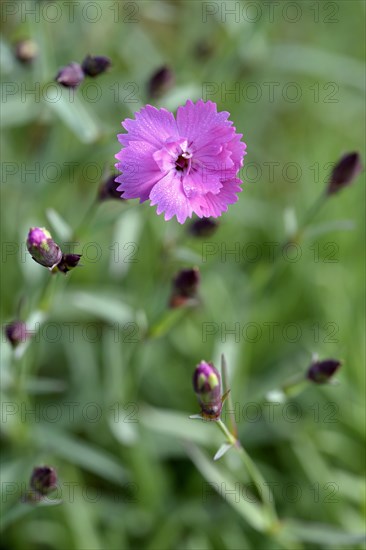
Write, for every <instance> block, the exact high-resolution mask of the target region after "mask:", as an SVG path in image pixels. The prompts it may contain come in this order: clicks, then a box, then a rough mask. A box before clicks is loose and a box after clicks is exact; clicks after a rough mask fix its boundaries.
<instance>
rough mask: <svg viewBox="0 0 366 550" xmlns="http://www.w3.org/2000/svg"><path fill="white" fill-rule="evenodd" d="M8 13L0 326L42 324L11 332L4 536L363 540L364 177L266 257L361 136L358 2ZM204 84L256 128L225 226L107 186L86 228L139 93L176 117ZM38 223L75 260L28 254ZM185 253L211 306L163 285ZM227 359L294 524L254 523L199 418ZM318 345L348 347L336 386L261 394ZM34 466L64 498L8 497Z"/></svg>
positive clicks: (234, 469)
mask: <svg viewBox="0 0 366 550" xmlns="http://www.w3.org/2000/svg"><path fill="white" fill-rule="evenodd" d="M1 10H2V14H1V15H2V23H3V33H2V37H1V68H2V103H1V109H2V116H1V122H2V129H3V131H2V138H1V150H2V215H1V229H2V299H1V313H2V317H1V320H2V325H4V324H5V323H7V322H9V321H11V320H13V319H14V318H15V317H16V315H17V308H18V304H19V303H21V310H20V315H21V317H22V319H23V320H27V322H28V323H29V326H32V327H33V328H37V327H38V332H37V336H35V337H34V338H33V339H32V341H31V342H30V343H29V346H27V347H25V348H24V349H22V347H21V349H20V351H18V353H16V354H14V352H13V351H12V350H11V348H10V346H9V344H8V343H7V342H6V341H5V338H4V337H3V338H2V352H1V355H2V366H1V372H2V421H3V422H2V443H3V454H2V463H1V474H2V479H1V488H2V515H3V533H2V541H3V542H2V547H3V548H28V549H35V548H37V549H39V548H42V549H62V550H63V549H65V548H72V549H81V548H83V549H84V548H85V549H91V548H95V549H97V548H98V549H102V548H103V549H116V548H126V549H128V548H136V549H141V548H146V549H154V550H155V549H156V550H163V549H172V548H174V549H194V550H196V549H228V550H232V549H238V548H248V549H249V548H250V549H251V548H261V549H265V548H285V547H287V548H299V549H301V548H337V549H338V548H361V547H362V542H360V541H361V538H360V537H359V535H360V534H362V532H363V531H364V522H363V519H362V518H363V513H364V496H365V495H364V489H365V486H364V482H363V474H364V463H365V460H364V458H365V457H364V447H363V443H364V433H365V431H364V419H365V412H364V388H365V378H364V361H365V337H364V335H365V325H364V303H365V299H364V298H365V296H364V290H365V288H364V282H365V263H364V260H365V257H364V251H365V245H364V243H365V226H364V208H365V188H364V182H363V181H362V179H363V174H362V175H361V176H359V177H358V179H357V181H356V182H355V184H354V185H353V186H352V187H350V188H348V189H346V190H344V191H342V192H340V193H339V194H337V195H335V196H334V197H331V198H329V200H328V201H327V202H326V204H325V205H324V207H323V209H322V210H321V211H320V212H319V213H318V214H317V215H316V217H315V218H314V219H313V220H312V222H311V225H310V226H309V227H308V228H307V231H306V232H304V234H303V235H302V238H301V240H300V241H299V242H298V244H297V247H296V248H294V249H293V250H292V251H289V253H288V256H287V257H286V256H285V257H284V256H282V255H281V256H280V258H279V260H278V261H277V262H276V264H274V262H273V261H272V260H271V256H270V253H269V250H270V247H271V246H272V247H276V250H279V249H280V248H279V247H280V243H283V242H284V240H285V239H286V238H287V237H288V236H289V235H291V234H292V232H293V231H294V228H296V225H297V224H300V225H301V223H302V220H304V219H305V216H306V213H307V211H308V209H309V208H310V207H311V205H312V204H313V203H314V201H315V200H316V199H317V197H318V196H319V195H320V194H321V193H322V192H323V190H324V188H325V186H326V182H327V178H328V176H329V173H330V170H331V167H332V163H335V162H336V161H337V160H338V159H339V158H340V157H341V155H342V154H344V153H345V152H350V151H353V150H355V151H363V150H364V145H365V134H364V120H365V112H364V98H365V96H364V93H365V91H364V82H365V68H364V59H363V54H364V47H365V31H364V22H365V3H364V2H363V1H354V0H347V1H337V2H316V1H315V2H307V1H304V2H260V1H256V2H238V1H237V2H228V1H227V2H200V1H175V2H168V1H148V2H144V1H143V2H117V1H115V2H110V1H108V0H106V1H102V2H88V1H79V2H46V1H44V2H30V1H29V2H28V1H27V2H3V3H2V5H1ZM24 38H31V39H33V40H34V41H35V42H36V43H37V45H38V48H39V55H38V57H37V58H36V59H35V60H34V62H33V63H32V64H31V65H30V66H24V65H22V64H21V63H19V62H18V61H17V60H16V59H15V57H14V53H13V50H14V44H15V43H16V42H17V41H18V40H21V39H24ZM87 53H90V54H93V55H107V56H109V57H110V58H111V60H112V63H113V66H112V68H111V70H110V71H109V72H108V73H106V74H104V75H102V76H100V77H99V78H98V79H95V80H91V79H89V80H85V81H84V82H83V83H82V84H81V86H80V88H79V89H78V90H77V91H76V92H75V93H74V94H73V93H70V92H69V90H67V89H66V88H61V87H59V86H58V85H56V84H55V83H54V77H55V75H56V74H57V71H58V70H59V68H60V67H61V66H64V65H66V64H67V63H69V62H70V61H77V62H81V61H82V59H83V58H84V57H85V55H86V54H87ZM163 65H167V66H169V67H170V68H171V69H172V71H173V72H174V74H175V78H176V83H175V85H174V86H173V87H172V88H171V89H170V90H169V91H167V92H166V93H165V94H164V95H162V97H160V98H159V100H151V99H149V98H148V96H147V84H148V81H149V78H150V77H151V75H152V74H153V73H154V71H156V70H157V69H159V68H160V67H161V66H163ZM200 97H203V99H205V100H207V99H210V100H212V101H215V102H216V103H217V104H218V109H219V110H227V111H229V112H230V113H231V120H233V121H234V124H235V126H236V128H237V130H238V131H239V132H241V133H243V136H244V137H243V139H244V141H245V142H246V143H247V151H248V154H247V156H246V158H245V162H246V164H245V166H244V168H243V170H242V173H241V176H242V179H243V181H244V185H243V192H242V193H241V194H240V198H239V201H238V203H236V204H235V205H233V206H231V207H229V210H228V212H227V213H226V214H224V216H223V217H222V218H221V219H220V226H219V228H218V230H217V232H216V233H215V234H214V235H213V236H211V237H209V238H207V237H206V238H201V239H199V238H194V237H192V236H190V235H189V233H188V231H187V227H188V225H189V224H186V225H184V226H180V225H179V224H178V223H177V222H176V221H171V222H165V221H164V219H163V217H162V216H160V217H158V216H156V214H155V211H154V210H155V208H150V207H149V205H148V204H143V205H139V204H138V203H137V201H128V202H123V201H121V202H119V201H108V202H104V203H102V204H100V206H99V207H98V208H97V209H96V210H95V212H94V215H93V217H92V218H91V219H90V220H89V222H88V224H84V223H83V221H82V220H83V218H84V215H85V213H86V212H87V211H88V209H89V208H90V207H91V205H92V203H93V201H94V200H95V197H96V194H97V192H98V189H99V186H100V183H101V181H102V179H103V177H105V174H106V173H108V171H109V170H111V169H113V166H114V162H115V159H114V155H115V154H116V153H117V152H118V150H119V144H118V142H117V139H116V134H117V133H119V132H120V131H121V126H120V122H121V121H122V120H123V119H125V118H126V117H132V116H133V113H134V112H135V111H137V110H138V109H139V108H141V107H142V106H143V105H144V104H146V103H147V102H148V101H150V102H151V103H152V104H154V105H156V106H162V107H166V108H168V109H170V110H172V111H175V110H176V108H177V107H178V106H179V105H181V104H183V103H185V101H186V100H187V99H192V100H197V99H199V98H200ZM80 224H81V225H82V227H81V228H80ZM31 226H46V227H47V228H48V229H49V230H50V231H51V232H52V235H53V237H54V239H55V240H56V241H57V242H58V243H59V244H60V245H62V243H64V247H66V246H67V245H66V244H65V243H70V242H71V241H72V242H76V243H77V244H75V245H74V246H73V251H74V252H79V253H83V259H82V264H83V267H81V268H78V269H76V270H74V271H73V272H72V273H71V274H69V276H67V277H63V276H62V275H61V274H59V275H58V276H57V277H52V279H51V276H50V275H49V273H48V272H47V270H46V269H44V268H42V267H41V266H40V265H38V264H36V263H34V262H33V261H32V259H31V258H30V256H29V255H28V254H27V253H26V249H25V240H26V235H27V232H28V229H29V227H31ZM78 228H79V229H78ZM269 243H277V244H273V245H270V244H269ZM70 246H71V245H70ZM230 250H231V251H232V250H234V251H235V254H230V253H226V252H228V251H230ZM194 265H196V266H198V267H199V268H200V271H201V287H200V296H201V301H202V304H201V305H200V306H199V307H196V308H190V309H184V310H176V311H174V312H173V313H171V312H170V313H169V312H168V308H167V304H168V301H169V296H170V291H171V279H172V277H173V276H174V274H175V273H176V272H177V271H178V270H179V269H180V268H183V267H192V266H194ZM50 279H51V282H50ZM49 283H51V284H49ZM47 285H48V286H47ZM45 288H47V290H46V291H45ZM37 323H38V325H37ZM230 331H235V332H234V333H233V332H230ZM148 332H149V333H150V332H152V333H153V336H152V337H150V338H146V334H147V333H148ZM222 353H224V354H225V356H226V359H227V362H228V366H229V375H230V379H231V386H232V397H233V401H234V403H235V411H236V419H237V421H238V424H239V435H240V439H241V441H242V443H243V445H244V446H245V448H246V449H247V451H248V452H249V454H250V455H251V457H252V459H253V460H254V461H255V463H256V464H257V466H258V467H259V469H260V470H261V472H262V473H263V475H264V477H265V478H266V479H267V481H268V482H269V483H271V484H273V485H272V487H273V492H274V496H275V501H276V507H277V510H278V514H279V517H280V518H281V519H283V521H284V525H286V526H287V525H288V527H286V529H288V534H287V536H284V537H282V538H281V537H277V536H276V535H275V534H269V533H265V532H260V531H258V530H257V529H255V528H253V526H252V525H251V524H250V521H248V512H247V504H248V502H249V501H250V500H253V495H251V492H250V490H248V491H246V489H245V488H246V487H248V485H247V484H248V482H249V478H248V477H247V474H246V472H245V471H244V469H243V466H242V464H241V463H240V462H238V459H237V457H236V455H235V452H233V451H230V452H229V453H228V454H227V455H225V457H223V458H222V459H221V460H220V461H219V462H218V463H213V462H212V457H213V455H214V454H215V452H216V450H217V448H218V447H219V445H220V443H221V442H222V441H223V436H222V435H221V434H220V433H219V431H218V430H215V426H213V425H212V424H208V423H200V422H198V421H196V422H194V421H192V420H189V419H188V416H189V415H190V414H193V413H196V412H198V405H197V402H196V398H195V395H194V393H193V390H192V382H191V380H192V374H193V370H194V367H195V365H196V364H197V363H198V362H199V361H200V360H201V359H205V360H207V361H210V360H212V361H214V363H215V364H216V365H217V366H219V361H220V356H221V354H222ZM313 354H318V355H319V357H320V358H322V359H324V358H327V357H334V358H340V359H342V360H343V361H344V365H343V367H342V368H341V370H340V372H339V375H337V379H338V381H339V384H338V385H326V386H316V385H309V386H307V387H306V388H305V389H304V391H303V392H302V393H299V394H298V395H295V396H293V397H292V398H291V399H290V400H289V401H288V402H287V403H281V404H277V405H272V406H271V405H269V403H268V402H267V403H266V402H265V396H266V394H267V392H269V391H270V390H273V389H276V388H278V387H279V386H280V385H281V384H282V383H283V382H284V381H285V380H286V379H287V378H288V377H290V376H292V375H296V374H298V373H301V372H305V370H306V368H307V367H308V365H309V364H310V362H311V358H312V355H313ZM32 411H33V412H32ZM39 464H49V465H52V466H54V467H55V468H56V469H57V471H58V475H59V489H58V491H57V495H56V497H57V498H61V499H62V501H63V502H62V503H61V504H59V505H54V506H44V505H39V506H32V505H27V504H20V503H19V498H20V496H21V494H22V492H24V490H25V487H26V486H27V484H28V481H29V477H30V474H31V472H32V468H33V467H34V466H36V465H39ZM209 484H216V487H217V488H218V489H219V493H221V494H218V493H215V491H213V490H212V491H210V490H209V489H210V485H209ZM235 484H236V485H235ZM240 484H242V485H240ZM233 485H234V487H235V490H236V494H235V495H234V496H233V495H232V496H230V494H226V493H228V492H229V491H230V489H233ZM238 487H239V489H238ZM266 490H267V487H263V491H266ZM249 515H250V512H249ZM315 524H316V525H315ZM291 525H292V532H291V534H290V531H291ZM286 540H287V542H286ZM288 541H290V542H288ZM286 544H287V546H286Z"/></svg>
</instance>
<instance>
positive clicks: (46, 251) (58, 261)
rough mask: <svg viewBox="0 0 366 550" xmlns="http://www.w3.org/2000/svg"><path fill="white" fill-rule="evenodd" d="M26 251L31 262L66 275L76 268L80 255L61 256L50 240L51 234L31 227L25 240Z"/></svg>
mask: <svg viewBox="0 0 366 550" xmlns="http://www.w3.org/2000/svg"><path fill="white" fill-rule="evenodd" d="M27 249H28V252H29V254H30V255H31V256H32V258H33V260H34V261H35V262H37V263H38V264H40V265H43V266H44V267H47V268H48V269H49V270H50V271H52V272H55V271H61V272H62V273H67V272H68V271H70V270H71V269H73V268H74V267H76V266H77V265H78V263H79V260H80V258H81V255H80V254H63V253H62V251H61V248H60V247H59V246H58V244H56V243H55V241H54V240H53V239H52V236H51V233H50V232H49V231H47V229H45V228H44V227H31V229H30V230H29V233H28V238H27Z"/></svg>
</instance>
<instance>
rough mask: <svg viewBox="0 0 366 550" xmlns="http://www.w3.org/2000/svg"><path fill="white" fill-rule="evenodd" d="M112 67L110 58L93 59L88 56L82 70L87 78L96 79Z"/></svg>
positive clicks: (98, 56) (98, 57) (100, 56)
mask: <svg viewBox="0 0 366 550" xmlns="http://www.w3.org/2000/svg"><path fill="white" fill-rule="evenodd" d="M111 65H112V63H111V60H110V59H109V58H108V57H104V56H102V55H97V56H95V57H92V56H91V55H87V56H86V58H85V59H84V61H83V62H82V64H81V68H82V70H83V71H84V74H85V75H86V76H91V77H94V76H98V75H99V74H102V73H105V71H106V70H107V69H109V67H110V66H111Z"/></svg>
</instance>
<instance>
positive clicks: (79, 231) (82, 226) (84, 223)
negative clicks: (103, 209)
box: [71, 198, 99, 241]
mask: <svg viewBox="0 0 366 550" xmlns="http://www.w3.org/2000/svg"><path fill="white" fill-rule="evenodd" d="M98 206H99V201H98V198H96V199H94V200H93V202H92V203H91V205H90V206H89V208H88V209H87V211H86V212H85V214H84V216H83V218H82V220H81V222H80V223H79V225H78V226H77V227H76V229H74V231H73V234H72V238H71V240H72V241H74V240H76V239H77V238H78V237H80V236H81V235H82V234H83V233H84V232H85V230H86V229H87V228H88V225H89V223H90V221H91V219H92V218H93V216H94V214H95V211H96V210H97V208H98Z"/></svg>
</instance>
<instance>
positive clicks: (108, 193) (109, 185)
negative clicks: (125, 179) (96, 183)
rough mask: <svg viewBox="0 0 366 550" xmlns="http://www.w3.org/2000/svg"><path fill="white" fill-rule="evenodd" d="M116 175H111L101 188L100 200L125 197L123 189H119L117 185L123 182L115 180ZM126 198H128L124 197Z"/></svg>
mask: <svg viewBox="0 0 366 550" xmlns="http://www.w3.org/2000/svg"><path fill="white" fill-rule="evenodd" d="M115 178H116V176H115V175H112V176H110V177H109V178H108V179H107V180H106V181H105V182H104V183H103V184H102V185H101V187H100V189H99V200H100V201H105V200H108V199H118V200H121V199H123V191H117V187H119V186H120V185H121V184H120V183H118V182H117V181H115ZM124 200H126V199H124Z"/></svg>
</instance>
